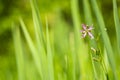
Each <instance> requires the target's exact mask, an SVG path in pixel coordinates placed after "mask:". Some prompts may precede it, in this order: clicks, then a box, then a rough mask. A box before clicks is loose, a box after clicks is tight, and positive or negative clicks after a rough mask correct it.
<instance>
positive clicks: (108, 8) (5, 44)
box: [0, 0, 120, 80]
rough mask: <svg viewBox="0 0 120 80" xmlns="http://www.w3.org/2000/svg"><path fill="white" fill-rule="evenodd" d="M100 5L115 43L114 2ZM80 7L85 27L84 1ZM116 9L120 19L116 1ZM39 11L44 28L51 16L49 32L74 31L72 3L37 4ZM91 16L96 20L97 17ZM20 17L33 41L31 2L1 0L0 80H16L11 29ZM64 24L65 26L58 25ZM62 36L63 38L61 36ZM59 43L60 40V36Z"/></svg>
mask: <svg viewBox="0 0 120 80" xmlns="http://www.w3.org/2000/svg"><path fill="white" fill-rule="evenodd" d="M97 2H98V4H99V8H100V10H101V11H102V14H103V18H104V21H105V24H106V27H107V31H108V34H109V37H110V40H111V42H112V41H114V40H115V39H116V36H115V35H116V33H115V27H114V21H113V19H114V18H113V4H112V0H97ZM78 4H79V12H80V15H81V16H80V18H81V20H82V21H81V22H82V23H85V21H84V18H85V17H84V16H83V15H84V11H83V2H82V0H79V3H78ZM117 5H118V14H119V16H120V0H117ZM38 7H39V10H40V16H41V21H42V24H43V25H45V15H47V16H48V23H49V29H50V30H51V29H52V28H55V25H58V24H59V26H62V24H63V23H65V25H66V26H62V27H63V28H64V29H66V27H67V30H68V31H73V22H72V15H71V4H70V0H38ZM88 14H89V13H88ZM92 16H93V17H94V13H93V14H92ZM19 17H22V18H23V19H24V21H25V23H26V25H27V29H28V30H29V32H30V34H31V36H32V38H33V40H34V34H33V28H32V25H33V23H32V12H31V6H30V2H29V0H0V80H12V79H13V77H14V79H15V80H16V79H17V66H16V65H17V64H16V59H15V50H14V44H13V36H12V31H11V27H12V23H16V24H18V23H19ZM93 19H94V18H93ZM119 19H120V17H119ZM61 20H62V22H63V23H59V22H60V21H61ZM89 25H91V24H89ZM80 27H81V25H80ZM56 28H57V27H56ZM51 31H52V30H51ZM66 32H67V31H66ZM59 35H60V36H61V34H59ZM63 36H64V35H63ZM58 40H60V39H59V36H58ZM61 45H64V44H61ZM56 48H57V47H56ZM63 48H64V47H63ZM57 49H59V53H60V52H61V50H60V48H59V47H58V48H57Z"/></svg>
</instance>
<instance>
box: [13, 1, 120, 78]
mask: <svg viewBox="0 0 120 80" xmlns="http://www.w3.org/2000/svg"><path fill="white" fill-rule="evenodd" d="M78 1H79V0H71V1H70V3H71V14H72V20H73V25H72V26H73V29H74V30H70V29H69V27H70V25H68V24H67V23H66V22H65V21H64V19H63V18H61V17H60V15H59V16H57V19H56V21H55V26H54V28H52V29H51V30H50V28H49V22H48V17H47V15H46V16H45V30H44V29H43V27H44V26H43V24H42V22H41V17H40V12H39V8H38V6H37V0H30V4H31V11H32V19H33V24H34V25H33V30H34V35H35V39H34V40H33V39H32V37H31V35H30V33H29V31H28V30H27V27H26V24H25V23H24V20H23V19H22V18H21V17H20V18H19V22H20V26H16V25H15V24H13V25H12V26H13V27H12V32H13V40H14V46H15V56H16V63H17V72H18V80H119V75H120V73H119V72H117V70H119V68H118V67H119V63H117V62H116V59H115V55H114V50H113V47H112V45H111V42H110V38H109V36H108V33H107V31H106V30H105V29H106V26H105V22H104V19H103V15H102V13H101V11H100V9H99V6H98V4H97V2H96V0H83V11H84V15H83V16H84V19H82V18H81V17H80V16H81V15H82V14H81V11H79V5H78ZM91 7H92V8H91ZM92 10H93V12H92ZM93 13H94V14H95V18H93V17H92V14H93ZM113 13H114V22H115V28H116V37H117V42H116V43H117V48H118V49H117V50H118V51H117V53H118V55H119V53H120V51H119V48H120V36H119V33H120V32H119V26H120V25H119V24H120V23H119V18H118V11H117V5H116V0H113ZM93 19H95V20H96V22H94V21H93ZM84 20H85V23H86V24H89V25H92V24H95V27H94V28H97V29H99V30H100V31H98V32H100V36H99V38H100V39H99V40H98V41H97V37H98V35H99V33H97V29H94V31H92V33H93V35H94V39H90V38H89V37H87V38H86V39H84V38H81V32H80V30H81V29H82V27H81V24H82V21H84ZM93 26H94V25H93ZM21 35H23V36H24V38H23V36H21ZM99 41H100V42H99ZM101 42H103V44H101ZM26 45H27V46H28V48H26V47H25V46H26ZM23 48H24V49H23ZM26 56H30V57H26Z"/></svg>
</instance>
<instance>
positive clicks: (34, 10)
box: [30, 0, 49, 80]
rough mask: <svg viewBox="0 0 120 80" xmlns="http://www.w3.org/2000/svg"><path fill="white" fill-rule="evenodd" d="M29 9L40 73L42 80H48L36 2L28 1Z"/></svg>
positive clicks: (34, 0) (44, 46) (43, 42)
mask: <svg viewBox="0 0 120 80" xmlns="http://www.w3.org/2000/svg"><path fill="white" fill-rule="evenodd" d="M30 3H31V7H32V16H33V22H34V29H35V36H36V42H37V50H38V52H39V55H40V59H41V64H44V65H42V72H43V76H44V77H43V78H44V80H46V79H49V78H48V74H47V72H48V71H47V57H46V52H45V50H46V49H45V48H46V45H45V41H44V35H43V29H42V22H41V19H40V16H39V14H40V12H39V9H38V6H37V2H36V0H30Z"/></svg>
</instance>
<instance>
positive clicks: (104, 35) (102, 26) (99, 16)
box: [91, 0, 117, 80]
mask: <svg viewBox="0 0 120 80" xmlns="http://www.w3.org/2000/svg"><path fill="white" fill-rule="evenodd" d="M91 3H92V7H93V10H94V13H95V15H96V18H97V21H98V24H99V28H100V31H101V34H102V38H103V42H104V45H105V48H106V50H107V56H108V60H109V63H110V66H111V68H112V72H113V75H114V78H115V80H116V79H117V74H116V64H115V59H114V55H113V50H112V46H111V43H110V40H109V37H108V35H107V32H106V31H105V28H106V27H105V23H104V20H103V16H102V14H101V12H100V10H99V8H98V5H97V2H96V0H91Z"/></svg>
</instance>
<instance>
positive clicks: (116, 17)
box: [113, 0, 120, 55]
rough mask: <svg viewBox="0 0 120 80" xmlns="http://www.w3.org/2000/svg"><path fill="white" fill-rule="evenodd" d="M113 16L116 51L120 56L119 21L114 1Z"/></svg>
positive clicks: (114, 1) (114, 0)
mask: <svg viewBox="0 0 120 80" xmlns="http://www.w3.org/2000/svg"><path fill="white" fill-rule="evenodd" d="M113 14H114V22H115V28H116V35H117V44H118V51H119V55H120V50H119V49H120V35H119V34H120V21H119V16H118V10H117V3H116V0H113Z"/></svg>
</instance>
